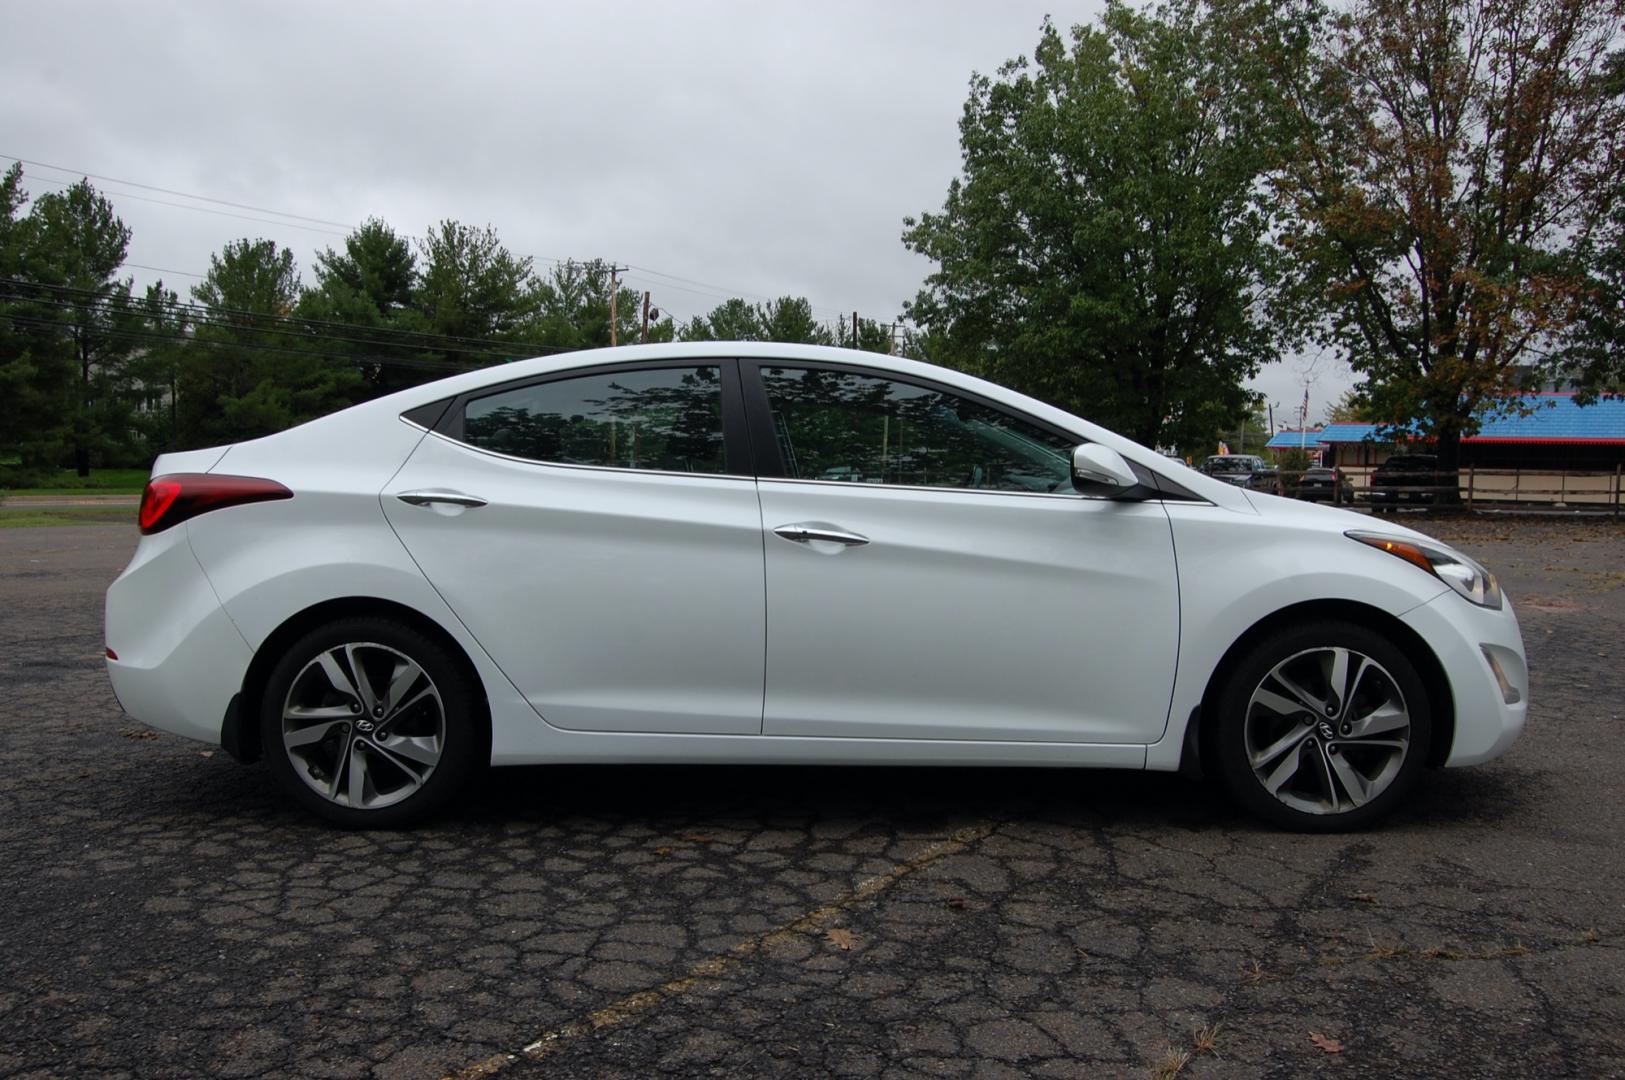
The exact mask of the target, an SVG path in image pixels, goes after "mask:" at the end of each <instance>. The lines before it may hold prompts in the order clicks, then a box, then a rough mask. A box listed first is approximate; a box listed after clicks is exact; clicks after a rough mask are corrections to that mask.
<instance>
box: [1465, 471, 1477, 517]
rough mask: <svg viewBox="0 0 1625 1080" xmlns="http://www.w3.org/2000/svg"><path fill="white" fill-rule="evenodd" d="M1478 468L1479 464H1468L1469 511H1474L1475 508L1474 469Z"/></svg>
mask: <svg viewBox="0 0 1625 1080" xmlns="http://www.w3.org/2000/svg"><path fill="white" fill-rule="evenodd" d="M1476 468H1478V466H1476V465H1469V466H1467V512H1468V513H1472V510H1473V470H1474V469H1476Z"/></svg>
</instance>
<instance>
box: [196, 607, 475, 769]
mask: <svg viewBox="0 0 1625 1080" xmlns="http://www.w3.org/2000/svg"><path fill="white" fill-rule="evenodd" d="M357 617H371V618H385V619H394V620H396V621H398V622H401V623H405V624H406V625H407V626H410V627H411V628H412V629H414V630H416V631H418V632H419V633H421V634H423V635H424V636H425V637H428V638H429V639H431V640H432V641H434V642H435V643H437V644H438V645H440V646H441V647H442V648H444V649H445V650H446V652H447V653H448V654H449V655H450V656H451V657H452V659H453V660H454V661H456V662H457V664H458V665H459V666H460V667H461V668H462V670H463V674H464V675H465V676H466V677H467V679H468V682H469V685H470V686H472V687H473V688H474V691H475V694H476V695H477V698H476V701H475V714H476V715H477V716H478V717H479V720H480V738H481V740H482V741H483V743H484V745H483V746H482V747H481V748H480V750H479V754H480V756H481V757H482V758H483V760H485V761H489V760H490V759H491V702H490V699H489V696H488V694H487V691H486V688H485V680H484V679H482V678H480V673H479V669H478V668H476V667H475V666H474V662H473V660H471V659H470V658H469V655H468V653H467V651H466V650H465V649H464V648H463V647H462V645H461V644H459V643H458V641H457V639H456V638H455V637H453V636H452V635H451V634H450V633H448V632H447V630H446V629H445V627H443V626H441V625H440V624H439V623H437V622H435V621H434V620H433V619H431V618H429V617H428V616H427V615H425V614H423V613H422V612H421V611H418V610H416V609H415V608H411V607H408V606H406V605H405V604H402V603H398V602H396V601H394V600H385V599H382V598H381V597H376V596H346V597H339V598H337V599H332V600H323V601H322V602H321V603H318V604H313V605H311V606H310V607H307V608H305V609H304V610H303V611H299V612H296V613H295V614H293V615H290V616H289V617H288V618H287V619H285V620H284V621H283V622H282V623H281V624H280V625H279V626H277V628H276V629H274V630H272V631H271V633H270V634H269V635H267V636H266V638H265V640H264V641H262V642H261V643H260V647H259V648H258V649H255V650H254V657H253V659H252V660H250V661H249V664H248V670H247V671H246V672H245V673H244V674H243V685H242V689H241V690H239V691H238V693H237V695H236V696H235V697H233V698H232V700H231V705H230V706H229V708H228V709H227V716H226V721H225V729H224V731H225V735H224V736H223V737H222V739H221V742H222V744H223V745H224V746H225V747H226V749H227V750H228V752H230V753H231V755H232V756H233V757H235V758H236V759H237V760H238V761H243V762H250V761H256V760H258V759H259V757H260V755H261V753H262V752H263V750H264V748H263V747H262V746H261V745H260V725H259V713H258V702H259V700H260V698H261V697H262V696H263V695H264V693H265V684H266V680H268V679H269V678H270V676H271V671H272V670H273V669H274V668H275V667H276V665H277V662H278V661H279V660H281V659H282V656H283V654H284V653H285V652H286V651H287V649H288V647H289V646H290V645H292V644H293V643H294V642H295V641H297V640H298V639H299V638H300V637H302V636H303V635H305V634H307V633H309V632H310V631H311V630H314V629H315V628H316V627H318V626H323V625H325V624H327V623H330V622H336V621H338V620H339V619H349V618H357Z"/></svg>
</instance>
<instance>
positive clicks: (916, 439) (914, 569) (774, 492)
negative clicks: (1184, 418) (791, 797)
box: [746, 363, 1179, 743]
mask: <svg viewBox="0 0 1625 1080" xmlns="http://www.w3.org/2000/svg"><path fill="white" fill-rule="evenodd" d="M746 377H747V386H748V390H749V394H750V397H751V398H752V399H753V400H754V401H756V402H757V403H758V404H757V406H756V411H757V414H758V416H759V419H760V421H762V422H758V423H757V424H756V425H755V426H753V432H762V433H763V434H765V432H764V431H763V429H764V428H766V429H768V430H770V431H771V435H769V436H767V438H768V439H770V440H771V441H772V442H773V443H774V444H775V445H776V448H777V452H778V458H779V470H778V471H781V472H782V473H783V474H784V475H783V476H781V477H777V478H769V477H766V476H764V477H763V478H762V479H761V480H760V483H759V488H760V494H761V502H762V520H763V525H764V541H765V543H766V557H767V598H768V617H767V689H766V702H765V716H764V726H763V730H764V732H765V733H766V734H768V735H815V736H856V737H867V738H907V739H979V740H1003V741H1050V742H1077V743H1149V742H1154V741H1155V740H1156V739H1158V738H1159V737H1160V736H1161V735H1162V732H1163V729H1164V727H1165V726H1166V724H1167V717H1168V707H1169V697H1170V693H1171V689H1172V685H1173V676H1174V667H1175V661H1176V659H1177V647H1178V636H1179V593H1178V584H1177V579H1176V577H1175V573H1174V552H1173V541H1172V535H1171V529H1170V524H1169V520H1168V515H1167V513H1166V511H1165V510H1164V509H1163V507H1162V505H1161V504H1160V503H1156V502H1142V503H1133V502H1109V501H1104V500H1097V499H1088V498H1084V497H1083V496H1080V495H1078V494H1076V493H1075V492H1073V491H1072V488H1071V473H1070V449H1071V446H1072V444H1073V442H1075V441H1076V440H1075V439H1073V438H1072V437H1071V436H1069V435H1067V434H1066V433H1063V432H1057V431H1054V430H1052V429H1049V428H1047V427H1046V426H1044V425H1040V424H1038V423H1037V422H1030V421H1028V420H1027V419H1025V418H1022V417H1018V416H1015V415H1013V414H1011V413H1009V412H1007V411H1004V410H1002V409H1001V408H998V407H994V406H992V405H990V404H988V403H984V402H980V401H977V400H972V399H970V398H969V397H967V396H963V395H960V394H957V393H954V392H951V391H948V390H946V389H944V388H940V387H934V386H929V385H925V384H923V383H922V384H914V383H911V382H906V381H902V380H898V379H890V378H882V377H877V376H875V375H872V374H866V373H861V372H857V371H852V370H843V369H839V368H818V367H814V366H798V365H790V364H786V365H784V366H776V365H772V364H766V363H764V364H762V365H760V368H759V380H760V381H759V383H758V382H757V381H756V379H757V378H758V376H757V375H755V374H754V369H753V367H750V366H747V368H746ZM763 412H766V413H767V414H768V415H767V416H765V417H763V416H760V414H761V413H763ZM764 471H765V470H764Z"/></svg>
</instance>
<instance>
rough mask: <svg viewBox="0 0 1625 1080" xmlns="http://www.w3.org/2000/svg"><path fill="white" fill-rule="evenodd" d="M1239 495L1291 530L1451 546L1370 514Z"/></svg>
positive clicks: (1249, 493)
mask: <svg viewBox="0 0 1625 1080" xmlns="http://www.w3.org/2000/svg"><path fill="white" fill-rule="evenodd" d="M1242 494H1243V495H1245V496H1246V498H1247V501H1248V502H1250V503H1252V505H1253V509H1255V510H1256V511H1257V512H1258V516H1259V517H1262V518H1266V519H1268V520H1270V521H1276V522H1279V523H1281V524H1282V525H1286V526H1291V527H1293V528H1299V529H1313V530H1316V531H1318V532H1328V533H1333V532H1335V533H1346V532H1350V531H1352V530H1356V529H1358V530H1360V531H1362V532H1373V533H1382V534H1383V535H1385V536H1393V537H1404V538H1406V539H1410V540H1425V541H1427V542H1428V543H1430V544H1433V545H1434V546H1436V547H1450V545H1449V544H1446V543H1444V542H1443V541H1442V540H1435V539H1434V538H1433V537H1431V536H1429V535H1427V534H1426V533H1424V532H1419V531H1417V530H1416V529H1410V528H1406V527H1405V526H1404V525H1399V524H1396V523H1394V522H1392V521H1389V520H1387V519H1384V518H1374V517H1372V516H1371V515H1369V514H1358V513H1355V512H1354V511H1353V510H1342V509H1339V508H1337V507H1335V506H1326V505H1324V504H1322V503H1313V502H1304V501H1303V500H1301V499H1289V498H1283V497H1282V496H1280V495H1269V494H1266V493H1265V492H1262V491H1251V490H1244V491H1243V492H1242Z"/></svg>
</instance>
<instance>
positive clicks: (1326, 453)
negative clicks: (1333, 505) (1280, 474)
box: [1264, 393, 1625, 469]
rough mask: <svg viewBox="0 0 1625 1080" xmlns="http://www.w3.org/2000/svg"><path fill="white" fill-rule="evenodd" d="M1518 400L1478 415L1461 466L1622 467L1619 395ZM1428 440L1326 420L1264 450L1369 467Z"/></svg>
mask: <svg viewBox="0 0 1625 1080" xmlns="http://www.w3.org/2000/svg"><path fill="white" fill-rule="evenodd" d="M1521 405H1522V406H1523V409H1527V410H1529V411H1528V413H1527V415H1518V414H1517V413H1514V414H1513V415H1509V416H1497V417H1494V418H1493V419H1489V420H1486V421H1485V422H1484V424H1483V426H1482V427H1481V428H1480V430H1479V432H1478V434H1476V435H1471V436H1469V437H1467V438H1465V439H1463V440H1462V443H1461V461H1462V464H1463V465H1481V466H1484V467H1486V468H1489V467H1494V468H1531V469H1535V468H1538V469H1551V468H1557V469H1612V468H1615V467H1616V466H1619V465H1621V464H1625V397H1615V398H1604V399H1601V400H1598V401H1594V402H1592V403H1591V404H1590V405H1580V404H1577V403H1576V402H1575V400H1574V395H1573V394H1564V393H1542V394H1527V395H1525V396H1524V397H1523V399H1522V401H1521ZM1523 409H1520V410H1519V412H1522V411H1523ZM1430 441H1431V440H1428V439H1423V438H1417V437H1414V436H1409V435H1407V434H1404V433H1401V432H1397V431H1396V430H1395V429H1394V428H1393V427H1392V426H1390V425H1379V424H1351V423H1333V424H1326V425H1325V426H1323V427H1319V428H1311V429H1309V430H1307V431H1291V430H1284V429H1283V430H1281V431H1277V432H1276V433H1275V435H1274V436H1273V437H1271V439H1270V441H1269V442H1268V443H1266V444H1265V447H1264V448H1265V449H1266V450H1268V451H1270V452H1272V453H1274V454H1277V455H1280V454H1285V453H1288V452H1289V451H1292V450H1297V449H1299V448H1300V447H1301V448H1302V449H1304V450H1306V451H1308V452H1309V454H1311V455H1312V456H1318V457H1319V459H1320V461H1321V463H1322V464H1325V465H1334V466H1338V467H1343V466H1370V465H1376V464H1378V463H1379V462H1381V461H1383V460H1384V459H1385V458H1387V457H1388V456H1389V455H1390V454H1392V453H1395V452H1396V451H1397V450H1399V449H1403V450H1405V451H1406V452H1409V453H1426V452H1428V450H1429V449H1430V446H1429V442H1430Z"/></svg>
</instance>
